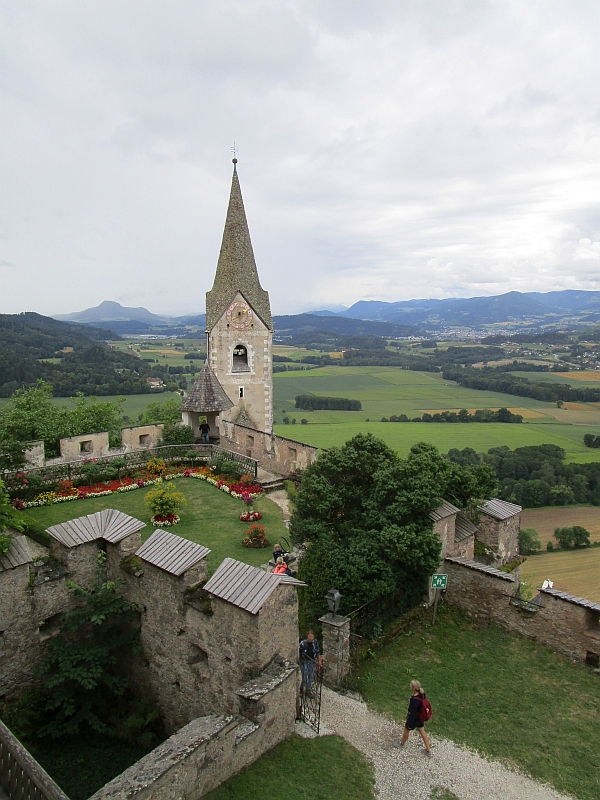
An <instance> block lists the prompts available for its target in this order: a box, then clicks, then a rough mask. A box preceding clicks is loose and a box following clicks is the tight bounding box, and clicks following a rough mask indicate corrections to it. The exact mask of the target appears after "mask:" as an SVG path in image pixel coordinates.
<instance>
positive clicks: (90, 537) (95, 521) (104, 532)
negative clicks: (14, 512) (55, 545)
mask: <svg viewBox="0 0 600 800" xmlns="http://www.w3.org/2000/svg"><path fill="white" fill-rule="evenodd" d="M145 527H146V523H145V522H142V521H141V520H139V519H135V517H130V516H129V515H128V514H124V513H123V512H122V511H118V510H117V509H115V508H105V509H104V510H103V511H97V512H96V513H95V514H88V515H87V516H85V517H76V518H75V519H70V520H68V521H67V522H61V523H59V524H58V525H53V526H52V527H51V528H48V529H47V531H46V532H47V533H48V534H50V536H52V538H53V539H56V540H57V541H58V542H60V543H61V544H62V545H64V546H65V547H77V545H80V544H85V543H87V542H95V541H96V540H97V539H104V540H106V541H107V542H111V544H115V543H116V542H120V541H121V540H122V539H124V538H125V537H126V536H129V535H130V534H132V533H136V532H137V531H139V530H141V529H142V528H145Z"/></svg>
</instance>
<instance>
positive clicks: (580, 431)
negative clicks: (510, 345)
mask: <svg viewBox="0 0 600 800" xmlns="http://www.w3.org/2000/svg"><path fill="white" fill-rule="evenodd" d="M273 377H274V380H273V386H274V405H275V431H276V433H278V434H279V435H281V436H287V437H289V438H292V439H297V440H299V441H302V442H306V443H307V444H312V445H315V446H316V447H323V448H328V447H334V446H338V447H339V446H340V445H342V444H343V443H344V442H346V441H347V440H348V439H350V438H351V437H352V436H355V435H356V434H357V433H359V432H371V433H373V434H374V435H375V436H379V437H380V438H382V439H384V441H386V442H387V443H388V444H389V445H390V447H392V448H394V449H395V450H398V451H399V452H400V453H401V454H403V455H405V454H406V453H407V452H408V451H409V449H410V447H411V446H412V445H413V444H414V443H415V442H418V441H426V442H431V443H432V444H436V445H437V446H438V447H439V449H440V450H441V451H442V452H446V451H447V450H449V449H450V448H452V447H458V448H461V449H462V448H463V447H467V446H468V447H473V448H474V449H475V450H477V451H478V452H485V451H487V450H489V448H490V447H498V446H501V445H507V446H508V447H511V448H514V447H523V446H526V445H539V444H546V443H551V444H558V445H559V446H560V447H563V448H564V449H565V451H566V453H567V461H577V462H581V463H585V462H589V461H597V460H598V459H600V452H599V451H597V450H590V448H586V447H584V446H583V435H584V433H588V432H589V433H594V434H595V435H600V409H597V408H596V407H594V406H591V405H590V404H588V405H587V406H586V408H587V409H588V412H587V413H588V414H589V415H591V416H590V420H594V422H593V423H591V422H586V423H585V424H575V423H574V422H573V423H569V422H562V421H559V420H557V419H556V416H555V414H556V412H557V409H556V404H554V403H543V402H541V401H539V400H532V399H530V398H521V397H512V396H511V395H506V394H500V393H497V392H480V391H477V390H475V389H464V388H462V387H460V386H458V385H457V384H455V383H451V382H448V381H444V379H443V378H442V376H441V375H440V374H438V373H435V374H434V373H426V372H413V371H411V370H403V369H400V368H398V367H324V368H321V369H315V370H310V371H309V372H290V373H276V374H275V375H274V376H273ZM308 393H314V394H320V395H333V396H338V397H349V398H351V399H356V400H360V401H361V403H362V406H363V410H362V411H314V412H310V411H304V410H302V409H296V408H294V405H295V397H296V395H298V394H308ZM500 406H507V407H509V408H513V409H523V410H524V411H525V412H526V413H532V414H534V415H536V414H537V415H538V416H537V417H536V416H534V417H533V418H529V419H527V421H526V422H524V423H523V424H521V425H506V424H501V423H485V424H477V423H473V424H469V425H465V424H455V425H452V424H448V423H446V424H436V423H415V422H411V423H382V422H380V421H379V420H381V418H382V417H384V416H385V417H389V416H391V415H392V414H396V415H398V414H407V415H408V416H409V417H415V416H420V415H421V414H422V413H423V411H424V410H427V411H434V410H435V409H446V408H470V409H474V408H498V407H500ZM284 412H285V414H284ZM596 412H597V420H596ZM571 413H572V414H573V419H574V420H576V419H577V416H576V413H575V412H570V411H565V412H564V414H565V418H568V415H570V414H571ZM285 415H287V416H288V417H290V419H293V418H295V419H296V420H297V423H296V424H295V425H284V424H283V417H284V416H285ZM303 418H304V419H307V420H308V425H301V424H300V420H301V419H303ZM367 418H368V419H369V420H370V421H369V422H366V420H367ZM560 419H562V417H561V418H560Z"/></svg>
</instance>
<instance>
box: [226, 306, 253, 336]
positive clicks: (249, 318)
mask: <svg viewBox="0 0 600 800" xmlns="http://www.w3.org/2000/svg"><path fill="white" fill-rule="evenodd" d="M225 317H226V319H227V326H228V327H230V328H234V329H235V330H238V331H239V330H242V329H244V328H249V327H250V326H251V325H252V323H253V320H254V315H253V314H252V309H251V308H250V306H249V305H248V304H247V303H244V302H242V301H241V300H238V301H236V302H235V303H232V304H231V305H230V306H229V308H228V309H227V312H226V314H225Z"/></svg>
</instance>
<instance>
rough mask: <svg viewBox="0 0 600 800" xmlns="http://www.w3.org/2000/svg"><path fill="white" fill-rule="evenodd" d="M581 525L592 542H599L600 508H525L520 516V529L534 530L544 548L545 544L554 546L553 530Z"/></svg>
mask: <svg viewBox="0 0 600 800" xmlns="http://www.w3.org/2000/svg"><path fill="white" fill-rule="evenodd" d="M573 525H581V527H582V528H586V530H588V531H589V532H590V534H591V536H590V539H591V540H592V542H594V541H600V506H547V507H545V508H526V509H525V510H524V511H523V512H522V514H521V527H522V528H535V529H536V531H537V532H538V534H539V537H540V541H541V543H542V545H543V546H544V548H545V547H546V544H547V542H549V541H551V542H552V543H553V544H556V539H555V538H554V529H555V528H568V527H571V526H573Z"/></svg>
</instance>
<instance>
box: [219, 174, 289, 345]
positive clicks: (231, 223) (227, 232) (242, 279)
mask: <svg viewBox="0 0 600 800" xmlns="http://www.w3.org/2000/svg"><path fill="white" fill-rule="evenodd" d="M238 292H240V294H241V295H242V296H243V297H244V299H245V300H246V302H247V303H248V304H249V305H250V306H251V307H252V309H253V311H254V312H255V313H256V314H257V315H258V316H259V317H260V319H261V320H262V321H263V322H264V324H265V325H266V326H267V328H268V329H269V330H273V320H272V318H271V306H270V304H269V293H268V292H266V291H265V290H264V289H263V288H262V286H261V285H260V280H259V277H258V271H257V269H256V262H255V260H254V252H253V250H252V242H251V241H250V231H249V229H248V221H247V219H246V212H245V210H244V201H243V200H242V190H241V189H240V182H239V179H238V175H237V169H236V162H234V168H233V178H232V181H231V194H230V196H229V207H228V209H227V218H226V220H225V229H224V231H223V242H222V243H221V252H220V253H219V261H218V263H217V272H216V274H215V281H214V283H213V287H212V289H211V290H210V292H207V293H206V329H207V330H209V331H211V330H212V329H213V328H214V326H215V325H216V324H217V322H218V321H219V319H220V318H221V316H222V315H223V314H224V313H225V311H226V309H227V306H228V305H229V304H230V303H231V302H232V301H233V300H234V299H235V296H236V294H237V293H238Z"/></svg>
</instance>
